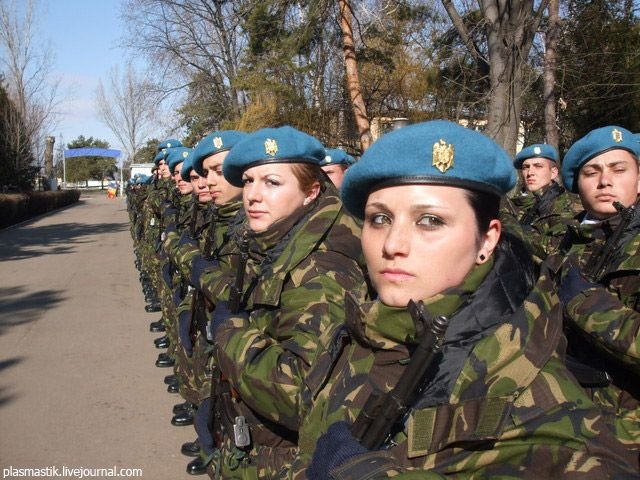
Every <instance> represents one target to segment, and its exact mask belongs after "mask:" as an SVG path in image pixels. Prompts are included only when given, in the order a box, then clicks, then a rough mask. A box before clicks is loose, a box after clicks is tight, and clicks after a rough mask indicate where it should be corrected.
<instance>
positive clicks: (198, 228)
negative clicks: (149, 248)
mask: <svg viewBox="0 0 640 480" xmlns="http://www.w3.org/2000/svg"><path fill="white" fill-rule="evenodd" d="M193 202H195V203H192V207H191V208H190V209H189V210H190V212H189V219H188V222H186V223H187V224H186V225H185V227H186V228H185V230H183V232H182V233H181V236H183V237H186V238H188V239H191V238H194V239H195V242H191V241H188V242H186V243H182V244H181V243H180V239H178V238H176V236H173V237H168V238H167V240H165V243H164V246H165V249H166V250H167V254H168V256H169V259H170V261H171V263H172V264H173V265H174V268H175V277H176V282H179V285H180V286H181V292H182V293H184V295H183V296H182V297H181V298H180V297H178V296H176V297H175V301H176V305H177V307H176V315H175V317H174V318H175V324H174V328H175V330H176V337H177V338H176V342H175V347H176V348H175V350H174V353H175V357H176V367H175V373H176V375H178V378H179V391H180V395H181V396H182V397H183V398H184V399H185V400H187V401H188V402H190V403H193V404H194V405H197V404H198V394H197V392H198V389H197V381H196V378H195V374H194V351H196V350H194V346H195V345H197V344H198V341H197V338H198V336H199V332H198V328H197V325H195V323H194V322H195V320H194V319H193V318H192V315H193V313H194V311H195V307H196V305H195V304H194V302H195V301H196V300H197V297H196V296H195V292H194V290H193V288H192V286H191V283H190V280H189V275H188V270H187V269H188V267H185V265H189V264H190V263H189V262H190V260H192V258H193V256H195V255H197V254H199V253H200V252H202V251H204V250H205V243H207V238H208V232H209V230H210V228H212V227H211V226H212V224H213V222H212V211H213V210H212V204H211V203H205V204H203V203H199V202H198V201H197V199H194V200H193ZM192 229H193V230H192ZM181 330H182V333H181V334H180V333H179V332H180V331H181ZM185 343H186V344H187V345H185Z"/></svg>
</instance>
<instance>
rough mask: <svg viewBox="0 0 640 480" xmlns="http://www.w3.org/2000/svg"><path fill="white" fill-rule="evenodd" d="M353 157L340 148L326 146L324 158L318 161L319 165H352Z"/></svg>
mask: <svg viewBox="0 0 640 480" xmlns="http://www.w3.org/2000/svg"><path fill="white" fill-rule="evenodd" d="M355 161H356V160H355V158H353V157H352V156H351V155H349V154H348V153H347V152H345V151H344V150H342V149H341V148H327V150H326V155H325V157H324V160H323V161H322V162H320V166H321V167H326V166H327V165H352V164H353V163H355Z"/></svg>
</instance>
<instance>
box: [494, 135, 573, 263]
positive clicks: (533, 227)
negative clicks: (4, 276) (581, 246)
mask: <svg viewBox="0 0 640 480" xmlns="http://www.w3.org/2000/svg"><path fill="white" fill-rule="evenodd" d="M558 162H559V156H558V152H557V150H556V149H555V148H554V147H553V146H551V145H548V144H544V143H539V144H534V145H530V146H528V147H526V148H523V149H522V150H521V151H520V152H519V153H518V154H517V155H516V157H515V160H514V162H513V165H514V167H515V168H516V169H517V170H519V171H520V178H521V180H522V183H523V185H524V188H525V192H524V193H523V194H522V195H516V196H515V197H513V198H507V197H505V201H504V202H503V208H502V209H501V214H502V215H501V216H502V219H503V221H506V223H507V225H510V226H514V224H515V225H516V226H515V227H514V228H513V230H515V231H516V232H517V233H520V236H521V237H522V238H523V240H525V241H526V243H527V244H528V245H529V247H530V249H531V250H532V251H533V253H534V254H535V255H536V256H538V257H540V258H545V257H546V256H547V255H548V254H549V253H552V252H553V251H554V249H555V248H556V247H557V244H558V242H559V240H560V239H561V238H562V236H563V235H564V232H565V230H566V227H565V225H564V221H565V220H568V219H570V218H572V217H573V216H574V215H575V214H577V213H578V212H579V208H577V205H579V202H578V199H577V197H576V196H575V195H573V194H570V193H568V192H567V191H566V190H565V189H564V187H563V186H562V185H560V184H559V183H558V181H557V180H558V174H559V171H558ZM516 222H517V223H516ZM518 230H520V232H518Z"/></svg>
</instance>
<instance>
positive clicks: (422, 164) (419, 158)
mask: <svg viewBox="0 0 640 480" xmlns="http://www.w3.org/2000/svg"><path fill="white" fill-rule="evenodd" d="M516 177H517V174H516V170H515V169H514V168H513V163H512V161H511V157H510V156H509V154H508V153H507V152H506V151H505V150H504V149H503V148H502V147H500V145H498V144H497V143H496V142H494V141H493V140H491V139H490V138H489V137H487V136H485V135H483V134H482V133H479V132H477V131H475V130H471V129H468V128H465V127H463V126H461V125H458V124H457V123H452V122H449V121H446V120H433V121H429V122H423V123H415V124H413V125H409V126H407V127H404V128H400V129H398V130H393V131H391V132H389V133H387V134H385V135H383V136H382V137H380V138H379V139H378V140H377V141H376V142H374V143H373V144H372V145H371V146H370V147H369V148H368V149H367V150H366V151H365V152H364V154H363V155H362V157H361V158H360V160H359V161H358V162H356V163H355V164H354V165H353V166H351V167H349V169H347V172H346V173H345V177H344V180H343V182H342V187H341V194H342V200H343V202H344V205H345V207H346V208H347V209H348V210H349V211H350V212H351V213H352V214H353V215H355V216H356V217H358V218H364V207H365V205H366V203H367V197H368V195H369V193H370V192H371V191H372V190H373V189H374V188H381V187H384V186H391V185H408V184H432V185H449V186H454V187H462V188H467V189H470V190H479V191H483V192H488V193H491V194H494V195H497V196H502V195H504V194H505V193H507V192H508V191H509V190H511V189H512V188H513V187H514V185H515V184H516Z"/></svg>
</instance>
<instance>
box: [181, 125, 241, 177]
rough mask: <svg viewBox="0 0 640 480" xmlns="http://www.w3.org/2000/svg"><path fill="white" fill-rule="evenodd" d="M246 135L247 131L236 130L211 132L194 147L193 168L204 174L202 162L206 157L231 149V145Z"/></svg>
mask: <svg viewBox="0 0 640 480" xmlns="http://www.w3.org/2000/svg"><path fill="white" fill-rule="evenodd" d="M246 136H247V134H246V133H244V132H238V131H236V130H221V131H219V132H213V133H210V134H209V135H207V136H206V137H204V138H203V139H202V140H200V141H199V142H198V143H197V144H196V146H195V147H193V153H192V156H193V160H192V162H193V169H194V170H195V171H196V172H198V175H200V176H204V170H203V169H202V162H203V161H204V159H205V158H207V157H210V156H211V155H214V154H216V153H220V152H226V151H227V150H231V147H233V146H234V145H235V144H236V143H238V142H239V141H240V140H242V139H243V138H244V137H246Z"/></svg>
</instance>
